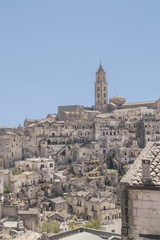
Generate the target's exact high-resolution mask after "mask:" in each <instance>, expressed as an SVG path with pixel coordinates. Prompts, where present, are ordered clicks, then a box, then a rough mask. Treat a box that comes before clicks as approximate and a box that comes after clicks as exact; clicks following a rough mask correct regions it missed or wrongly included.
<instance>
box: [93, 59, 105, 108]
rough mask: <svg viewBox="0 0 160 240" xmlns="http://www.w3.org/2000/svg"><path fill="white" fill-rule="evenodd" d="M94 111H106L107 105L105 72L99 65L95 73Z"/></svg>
mask: <svg viewBox="0 0 160 240" xmlns="http://www.w3.org/2000/svg"><path fill="white" fill-rule="evenodd" d="M94 85H95V109H96V110H97V111H100V112H106V111H107V104H108V89H107V82H106V72H104V70H103V68H102V65H101V63H100V65H99V69H98V71H97V72H96V82H95V84H94Z"/></svg>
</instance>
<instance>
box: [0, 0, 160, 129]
mask: <svg viewBox="0 0 160 240" xmlns="http://www.w3.org/2000/svg"><path fill="white" fill-rule="evenodd" d="M100 59H101V61H102V66H103V68H104V70H105V71H106V75H107V82H108V93H109V97H111V96H114V95H116V94H118V95H120V96H123V97H126V99H127V102H136V101H147V100H156V99H158V98H159V97H160V0H43V1H42V0H27V1H22V0H14V1H13V0H1V1H0V83H1V85H0V86H1V88H0V89H1V91H0V126H7V125H8V126H17V125H18V124H19V123H20V124H23V121H24V119H25V118H26V117H27V118H45V117H46V115H47V114H48V113H56V112H57V106H59V105H69V104H70V105H72V104H82V105H84V106H92V105H94V82H95V72H96V71H97V69H98V67H99V62H100Z"/></svg>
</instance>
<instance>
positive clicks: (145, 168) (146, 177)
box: [142, 158, 151, 184]
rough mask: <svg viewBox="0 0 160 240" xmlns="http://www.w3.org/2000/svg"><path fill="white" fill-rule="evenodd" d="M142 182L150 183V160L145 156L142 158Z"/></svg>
mask: <svg viewBox="0 0 160 240" xmlns="http://www.w3.org/2000/svg"><path fill="white" fill-rule="evenodd" d="M142 182H143V184H150V183H151V177H150V160H149V159H147V158H144V159H142Z"/></svg>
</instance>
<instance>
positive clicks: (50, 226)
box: [40, 220, 59, 233]
mask: <svg viewBox="0 0 160 240" xmlns="http://www.w3.org/2000/svg"><path fill="white" fill-rule="evenodd" d="M40 232H41V233H42V232H46V233H58V232H59V222H58V221H56V220H48V221H43V222H42V223H41V224H40Z"/></svg>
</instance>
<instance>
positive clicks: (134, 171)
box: [121, 142, 160, 186]
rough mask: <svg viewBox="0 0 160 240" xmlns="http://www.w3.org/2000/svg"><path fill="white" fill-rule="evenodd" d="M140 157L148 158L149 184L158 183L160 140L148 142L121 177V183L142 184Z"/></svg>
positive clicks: (159, 178)
mask: <svg viewBox="0 0 160 240" xmlns="http://www.w3.org/2000/svg"><path fill="white" fill-rule="evenodd" d="M142 159H148V160H150V177H151V185H156V186H157V185H160V142H156V143H148V144H147V146H146V147H145V148H144V149H143V151H142V152H141V154H140V155H139V157H138V158H137V159H136V161H135V162H134V164H133V165H132V166H131V168H130V169H129V170H128V172H127V173H126V175H125V176H124V177H123V178H122V180H121V183H127V184H129V185H131V186H132V185H143V183H142Z"/></svg>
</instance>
